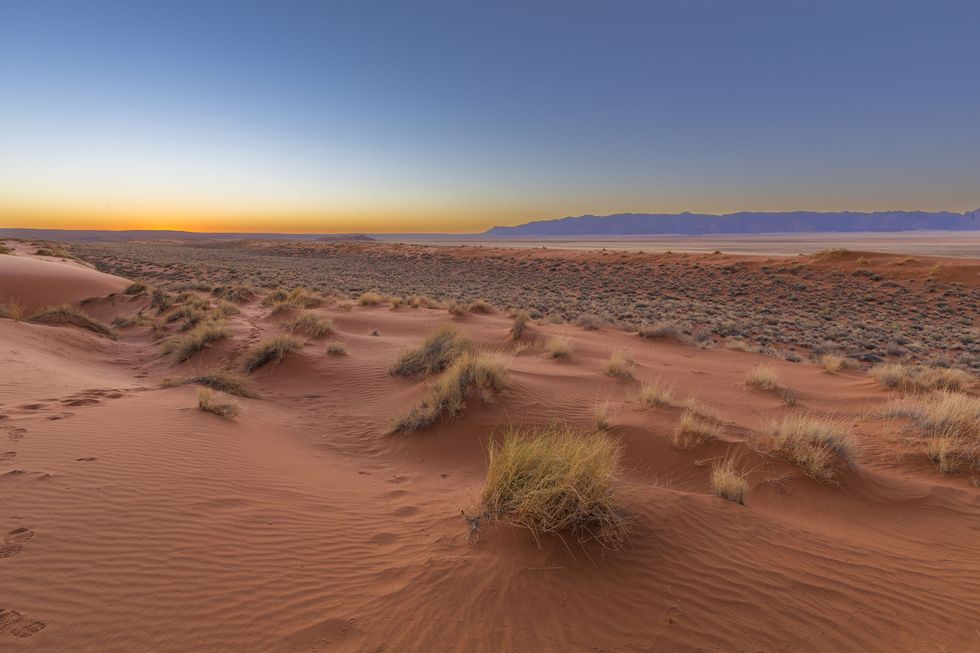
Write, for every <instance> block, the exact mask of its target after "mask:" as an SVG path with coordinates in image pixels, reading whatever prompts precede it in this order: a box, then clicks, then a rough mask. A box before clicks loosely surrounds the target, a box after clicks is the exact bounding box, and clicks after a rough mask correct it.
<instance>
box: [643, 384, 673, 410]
mask: <svg viewBox="0 0 980 653" xmlns="http://www.w3.org/2000/svg"><path fill="white" fill-rule="evenodd" d="M639 400H640V405H642V406H652V407H658V406H673V405H674V386H672V385H669V384H668V383H667V382H666V381H664V380H663V379H656V380H654V381H652V382H651V383H644V384H643V386H642V387H641V388H640V393H639Z"/></svg>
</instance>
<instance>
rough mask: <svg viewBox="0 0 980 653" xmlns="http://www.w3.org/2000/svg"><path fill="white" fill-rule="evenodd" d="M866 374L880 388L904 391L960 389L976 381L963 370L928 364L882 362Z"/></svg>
mask: <svg viewBox="0 0 980 653" xmlns="http://www.w3.org/2000/svg"><path fill="white" fill-rule="evenodd" d="M868 374H870V375H871V377H872V378H873V379H874V380H876V381H877V382H878V384H879V385H880V386H881V387H882V388H886V389H889V390H902V391H905V392H929V391H931V390H962V389H963V388H965V387H968V386H970V385H972V384H973V383H974V382H975V381H976V378H975V377H974V376H973V375H971V374H970V373H968V372H964V371H963V370H957V369H951V368H945V367H930V366H928V365H900V364H897V363H882V364H879V365H875V366H874V367H872V368H871V369H870V370H868Z"/></svg>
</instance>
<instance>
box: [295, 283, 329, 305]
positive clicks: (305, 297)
mask: <svg viewBox="0 0 980 653" xmlns="http://www.w3.org/2000/svg"><path fill="white" fill-rule="evenodd" d="M286 302H288V303H289V304H292V305H293V306H297V307H299V308H319V307H320V306H323V304H324V300H323V297H321V296H319V295H317V294H316V293H315V292H313V291H312V290H310V289H309V288H303V287H302V286H300V287H297V288H293V289H292V290H291V291H289V295H288V296H287V297H286Z"/></svg>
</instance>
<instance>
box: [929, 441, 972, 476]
mask: <svg viewBox="0 0 980 653" xmlns="http://www.w3.org/2000/svg"><path fill="white" fill-rule="evenodd" d="M925 451H926V456H927V457H928V458H929V460H931V461H932V462H933V463H935V465H936V467H937V468H938V469H939V471H940V472H941V473H943V474H955V473H956V471H957V470H958V469H959V468H960V465H961V464H963V463H968V462H972V461H973V460H976V459H977V445H976V443H974V444H972V445H971V443H970V442H969V440H968V439H966V438H964V437H961V436H959V435H956V434H954V433H936V434H933V435H932V436H930V437H929V439H928V440H926V449H925Z"/></svg>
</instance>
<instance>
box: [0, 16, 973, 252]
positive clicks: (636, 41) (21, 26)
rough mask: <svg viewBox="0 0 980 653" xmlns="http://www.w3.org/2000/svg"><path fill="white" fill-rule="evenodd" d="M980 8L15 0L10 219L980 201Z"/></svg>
mask: <svg viewBox="0 0 980 653" xmlns="http://www.w3.org/2000/svg"><path fill="white" fill-rule="evenodd" d="M978 26H980V2H977V1H976V0H969V1H966V0H964V1H947V0H929V1H926V0H921V1H908V2H905V1H902V0H890V1H888V2H878V1H875V0H848V1H843V2H837V1H832V0H773V1H754V0H648V1H646V2H641V1H618V0H605V1H595V2H585V1H581V0H564V1H558V0H549V1H539V2H535V1H533V0H524V1H523V2H510V1H508V0H495V1H493V2H488V1H486V0H484V1H482V2H470V1H467V0H451V1H446V2H435V1H425V0H403V1H401V2H375V1H371V0H359V1H358V0H351V1H338V2H328V1H326V0H320V1H308V2H299V1H289V0H278V1H275V2H273V1H271V0H270V1H267V2H253V1H250V0H235V1H229V2H219V1H217V0H212V1H209V0H197V1H195V2H184V1H180V0H168V1H167V2H150V1H140V0H126V1H123V2H103V1H100V0H86V1H83V0H72V1H61V2H59V1H56V0H0V227H35V228H47V227H50V228H74V229H131V228H139V229H144V228H145V229H157V228H167V229H188V230H192V231H252V232H255V231H277V232H293V233H298V232H303V233H311V232H317V233H320V232H323V233H327V232H367V233H384V232H447V233H452V232H473V231H482V230H484V229H486V228H488V227H490V226H493V225H498V224H501V225H509V224H519V223H522V222H526V221H529V220H535V219H550V218H557V217H562V216H566V215H581V214H608V213H617V212H681V211H692V212H709V213H725V212H733V211H740V210H750V211H780V210H797V209H807V210H819V211H825V210H845V209H850V210H890V209H910V210H911V209H916V210H951V211H966V210H972V209H976V208H978V207H980V38H978V36H977V28H978Z"/></svg>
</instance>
